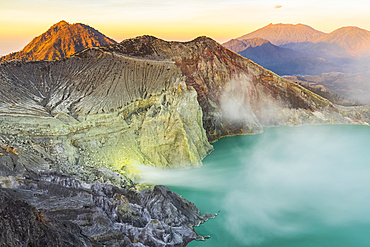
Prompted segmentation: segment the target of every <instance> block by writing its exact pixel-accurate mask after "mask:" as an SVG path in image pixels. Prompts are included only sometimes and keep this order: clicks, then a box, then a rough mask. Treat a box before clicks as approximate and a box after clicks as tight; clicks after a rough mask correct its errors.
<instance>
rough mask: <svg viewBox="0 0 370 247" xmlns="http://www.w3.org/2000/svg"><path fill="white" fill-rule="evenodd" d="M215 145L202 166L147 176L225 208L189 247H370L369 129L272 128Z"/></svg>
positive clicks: (207, 206)
mask: <svg viewBox="0 0 370 247" xmlns="http://www.w3.org/2000/svg"><path fill="white" fill-rule="evenodd" d="M214 148H215V151H214V152H213V153H212V154H211V155H209V156H208V157H207V158H206V159H205V160H204V166H203V167H201V168H195V169H188V170H181V171H178V170H177V171H162V172H160V173H159V174H157V176H155V175H153V174H152V175H150V174H148V177H151V178H150V179H149V180H151V181H152V182H155V183H162V184H165V185H167V186H169V187H170V188H171V189H172V190H174V191H176V192H178V193H179V194H180V195H182V196H183V197H185V198H186V199H188V200H190V201H192V202H194V203H195V204H196V205H197V206H198V208H199V209H200V210H201V211H202V212H211V213H216V212H218V211H220V213H219V215H218V216H217V217H216V218H215V219H212V220H210V221H208V222H206V223H205V224H203V225H202V226H200V227H199V228H197V229H196V231H197V232H198V233H199V234H200V235H210V236H211V238H210V239H208V240H207V241H205V242H195V241H193V242H192V243H190V244H189V245H188V246H199V247H203V246H212V247H217V246H221V247H225V246H233V247H237V246H258V247H280V246H284V247H318V246H320V247H322V246H328V247H344V246H346V247H352V246H356V247H365V246H370V127H367V126H313V127H294V128H289V127H279V128H270V129H266V131H265V133H263V134H261V135H255V136H236V137H230V138H224V139H221V140H220V141H218V142H216V143H214Z"/></svg>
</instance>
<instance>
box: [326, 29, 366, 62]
mask: <svg viewBox="0 0 370 247" xmlns="http://www.w3.org/2000/svg"><path fill="white" fill-rule="evenodd" d="M319 41H321V42H326V43H337V44H338V45H340V46H341V47H343V48H344V49H345V50H346V51H347V52H348V54H351V55H352V56H369V55H370V31H367V30H365V29H362V28H359V27H355V26H347V27H341V28H338V29H337V30H334V31H333V32H331V33H330V34H329V35H328V36H326V37H324V38H323V39H320V40H319Z"/></svg>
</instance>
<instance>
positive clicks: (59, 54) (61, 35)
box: [0, 21, 116, 62]
mask: <svg viewBox="0 0 370 247" xmlns="http://www.w3.org/2000/svg"><path fill="white" fill-rule="evenodd" d="M115 43H116V42H115V41H114V40H112V39H110V38H108V37H106V36H105V35H103V34H102V33H100V32H99V31H97V30H95V29H94V28H92V27H89V26H87V25H84V24H81V23H75V24H69V23H68V22H66V21H60V22H58V23H56V24H54V25H53V26H52V27H50V28H49V29H48V30H47V31H46V32H45V33H43V34H41V35H40V36H38V37H36V38H34V39H33V40H32V41H31V42H30V43H29V44H28V45H26V46H25V47H24V48H23V50H21V51H19V52H14V53H11V54H9V55H7V56H3V57H1V58H0V62H1V61H8V60H12V59H19V60H33V61H36V60H59V59H62V58H65V57H68V56H71V55H72V54H74V53H76V52H79V51H82V50H83V49H85V48H87V47H94V46H102V45H109V44H115Z"/></svg>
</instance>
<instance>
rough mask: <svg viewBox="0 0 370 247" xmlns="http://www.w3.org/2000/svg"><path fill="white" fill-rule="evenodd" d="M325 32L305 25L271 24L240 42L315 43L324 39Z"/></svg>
mask: <svg viewBox="0 0 370 247" xmlns="http://www.w3.org/2000/svg"><path fill="white" fill-rule="evenodd" d="M325 35H326V34H325V33H324V32H320V31H317V30H315V29H313V28H312V27H310V26H307V25H303V24H297V25H293V24H282V23H279V24H269V25H267V26H265V27H263V28H260V29H257V30H256V31H253V32H251V33H248V34H245V35H243V36H241V37H239V38H237V39H238V40H245V39H252V38H262V39H267V40H268V41H270V42H271V43H273V44H274V45H284V44H288V43H299V42H307V41H310V42H313V41H316V40H319V39H320V38H322V37H324V36H325Z"/></svg>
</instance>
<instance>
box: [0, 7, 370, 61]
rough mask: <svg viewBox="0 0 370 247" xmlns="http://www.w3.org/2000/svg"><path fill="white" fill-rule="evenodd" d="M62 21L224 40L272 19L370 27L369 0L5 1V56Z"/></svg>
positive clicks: (109, 30) (121, 32)
mask: <svg viewBox="0 0 370 247" xmlns="http://www.w3.org/2000/svg"><path fill="white" fill-rule="evenodd" d="M60 20H66V21H68V22H69V23H76V22H81V23H85V24H88V25H90V26H92V27H94V28H96V29H98V30H99V31H100V32H102V33H103V34H105V35H107V36H109V37H111V38H113V39H115V40H116V41H121V40H123V39H124V38H129V37H135V36H138V35H143V34H151V35H154V36H157V37H160V38H163V39H168V40H190V39H193V38H195V37H196V36H199V35H206V36H209V37H212V38H214V39H215V40H217V41H219V42H224V41H227V40H229V39H231V38H235V37H239V36H241V35H243V34H246V33H248V32H251V31H253V30H255V29H257V28H260V27H263V26H265V25H267V24H269V23H293V24H296V23H304V24H307V25H310V26H312V27H313V28H315V29H318V30H320V31H324V32H330V31H333V30H334V29H336V28H339V27H341V26H350V25H355V26H359V27H361V28H365V29H367V30H370V1H368V0H351V1H350V0H347V1H344V0H227V1H226V0H224V1H221V0H187V1H180V0H157V1H154V0H0V23H1V24H0V55H4V54H7V53H9V52H11V51H17V50H20V49H22V48H23V47H24V46H25V45H26V44H27V43H28V42H30V41H31V40H32V38H34V37H35V36H38V35H40V34H41V33H43V32H45V31H46V30H47V29H48V28H49V27H50V26H51V25H53V24H54V23H57V22H58V21H60Z"/></svg>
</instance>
